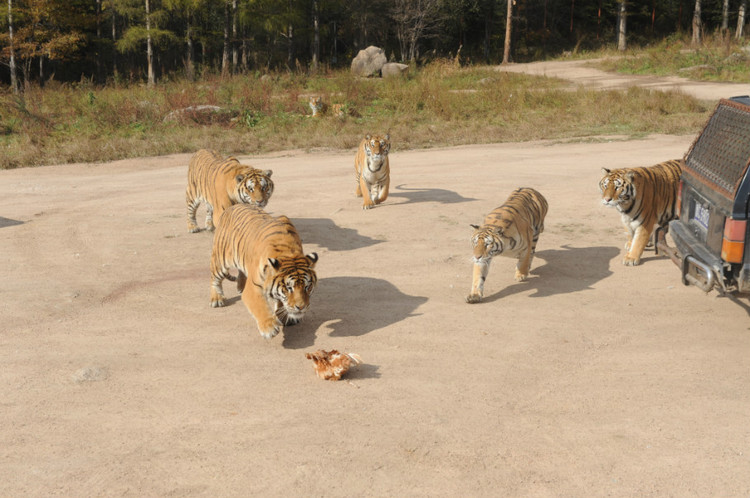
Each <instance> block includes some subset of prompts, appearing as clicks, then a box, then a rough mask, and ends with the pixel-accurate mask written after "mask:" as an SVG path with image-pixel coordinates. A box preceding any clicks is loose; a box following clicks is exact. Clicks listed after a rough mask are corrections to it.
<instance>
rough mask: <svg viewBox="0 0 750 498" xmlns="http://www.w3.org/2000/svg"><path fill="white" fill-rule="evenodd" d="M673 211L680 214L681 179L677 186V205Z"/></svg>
mask: <svg viewBox="0 0 750 498" xmlns="http://www.w3.org/2000/svg"><path fill="white" fill-rule="evenodd" d="M676 208H677V209H676V210H675V213H677V215H678V216H681V215H682V180H680V186H679V187H677V206H676Z"/></svg>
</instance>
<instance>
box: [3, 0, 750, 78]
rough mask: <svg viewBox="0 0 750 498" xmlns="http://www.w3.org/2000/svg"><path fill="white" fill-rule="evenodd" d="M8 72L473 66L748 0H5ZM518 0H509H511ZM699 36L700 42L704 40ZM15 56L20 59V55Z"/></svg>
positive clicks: (720, 26) (738, 21)
mask: <svg viewBox="0 0 750 498" xmlns="http://www.w3.org/2000/svg"><path fill="white" fill-rule="evenodd" d="M7 4H8V5H7V15H6V16H2V18H1V19H2V20H0V28H1V29H2V33H3V34H2V36H0V62H2V64H0V82H3V83H5V84H11V74H10V70H11V63H12V64H13V65H15V66H16V67H17V70H18V76H17V78H18V81H17V82H16V83H17V84H19V85H20V84H22V82H32V81H36V82H39V83H41V84H44V83H45V82H46V81H47V80H48V79H51V78H52V79H55V80H59V81H68V82H69V81H80V80H82V79H90V80H91V81H93V82H95V83H97V84H103V83H106V82H110V81H113V80H127V81H135V80H147V81H149V82H150V83H153V82H155V81H157V80H159V79H164V78H174V77H178V76H183V77H187V78H189V79H193V78H196V77H199V76H200V75H202V74H204V73H205V72H207V71H209V72H214V73H217V72H218V73H224V74H226V73H232V74H236V73H240V72H247V71H259V72H268V71H272V70H297V71H299V70H304V71H310V70H312V71H317V70H319V69H320V68H321V66H322V68H323V69H335V68H339V67H347V66H348V65H349V64H350V62H351V60H352V57H354V56H355V55H356V54H357V52H358V51H359V50H361V49H363V48H365V47H367V46H369V45H375V46H378V47H380V48H383V49H384V50H385V53H386V55H387V56H388V58H389V60H390V61H392V62H406V63H411V64H415V63H419V64H425V63H428V62H429V61H430V60H432V59H435V58H438V57H455V56H457V55H458V54H459V53H460V56H461V60H462V62H463V63H465V64H492V63H497V62H500V61H502V60H503V53H504V44H505V40H506V29H508V28H509V26H508V24H507V20H508V13H509V12H511V15H510V19H511V26H512V28H511V29H510V33H511V36H510V37H509V39H508V42H509V49H510V50H509V54H508V57H507V59H508V60H512V61H515V62H525V61H531V60H540V59H543V58H547V57H552V56H556V55H559V54H561V53H563V52H578V51H580V50H591V49H597V48H600V47H602V46H607V45H612V44H617V45H618V48H620V49H621V50H622V49H624V48H625V41H624V40H625V37H626V39H627V43H629V44H632V45H641V46H642V45H644V44H648V43H651V42H653V41H654V40H660V39H663V38H665V37H669V36H675V35H677V36H681V35H683V34H684V33H692V34H693V41H696V40H695V37H696V36H697V37H700V35H701V34H702V33H704V32H705V33H713V32H716V31H719V30H721V31H723V32H727V31H728V30H730V25H731V30H732V31H733V32H734V33H733V34H735V35H736V36H738V37H741V36H742V31H743V28H744V24H745V22H746V16H745V10H746V7H747V5H746V4H747V1H746V0H658V1H657V0H628V1H621V0H618V1H616V0H578V1H576V0H512V1H510V0H507V1H506V0H8V1H7ZM509 4H510V5H509ZM696 23H697V24H696ZM699 41H700V40H698V42H699ZM12 58H13V60H12Z"/></svg>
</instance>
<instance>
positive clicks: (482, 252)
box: [471, 225, 516, 263]
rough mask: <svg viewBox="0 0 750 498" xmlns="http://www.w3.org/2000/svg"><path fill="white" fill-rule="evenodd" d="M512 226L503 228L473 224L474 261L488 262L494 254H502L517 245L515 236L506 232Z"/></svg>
mask: <svg viewBox="0 0 750 498" xmlns="http://www.w3.org/2000/svg"><path fill="white" fill-rule="evenodd" d="M512 226H513V225H511V226H510V227H508V228H507V229H506V228H503V227H499V226H494V225H483V226H481V227H480V226H479V225H471V227H472V228H473V229H474V233H473V234H472V236H471V245H472V246H473V247H474V262H475V263H486V262H488V260H490V259H492V257H493V256H497V255H498V254H502V253H503V251H505V250H506V249H507V248H513V247H515V245H516V241H515V238H514V237H512V236H511V234H510V233H506V232H507V231H508V229H510V228H512Z"/></svg>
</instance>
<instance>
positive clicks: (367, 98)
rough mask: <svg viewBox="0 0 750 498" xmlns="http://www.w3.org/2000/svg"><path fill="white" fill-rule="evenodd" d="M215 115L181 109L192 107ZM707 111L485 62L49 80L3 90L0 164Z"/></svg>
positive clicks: (536, 128)
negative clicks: (321, 105)
mask: <svg viewBox="0 0 750 498" xmlns="http://www.w3.org/2000/svg"><path fill="white" fill-rule="evenodd" d="M312 94H318V95H322V96H323V99H324V101H325V102H327V103H328V104H334V103H340V104H344V105H345V106H346V108H347V110H348V111H349V114H347V115H346V116H345V117H343V118H340V117H336V116H332V115H329V116H324V117H322V118H310V117H308V116H309V114H310V111H309V108H308V105H307V97H308V96H309V95H312ZM197 105H214V106H218V107H220V108H221V109H222V112H220V113H217V114H214V115H209V116H201V115H190V114H182V115H181V117H179V118H178V119H173V120H168V119H165V118H166V117H167V116H169V115H170V113H172V112H173V111H179V110H182V109H185V108H188V107H190V106H197ZM708 112H709V109H707V108H706V107H705V105H704V104H702V103H701V102H700V101H698V100H696V99H693V98H690V97H686V96H685V95H682V94H678V93H671V92H653V91H648V90H640V89H635V88H634V89H631V90H628V91H625V92H622V91H611V92H601V91H593V90H591V91H589V90H584V89H578V90H575V91H570V90H569V89H567V88H566V84H565V82H561V81H557V80H554V79H550V78H539V77H533V76H526V75H519V74H513V73H506V72H498V71H494V70H493V69H492V68H490V67H467V68H460V67H457V66H455V65H454V64H453V63H452V61H443V62H437V63H433V64H431V65H429V66H426V67H423V68H420V69H419V70H416V71H412V72H410V73H409V75H408V77H406V78H405V79H390V80H389V79H386V80H382V79H358V78H354V77H352V76H351V74H350V73H349V72H348V71H340V72H332V73H327V74H324V75H321V76H316V77H313V76H308V75H304V74H294V73H280V74H271V75H268V76H265V77H260V75H257V74H256V75H253V74H250V75H239V76H234V77H231V78H226V79H221V78H219V77H215V76H208V77H205V78H204V79H202V80H200V81H197V82H188V81H179V80H178V81H166V82H162V83H160V84H158V85H157V86H156V87H155V88H154V89H148V88H146V87H145V86H142V85H129V86H123V85H118V84H114V85H111V86H107V87H96V86H93V85H90V84H86V83H85V82H84V83H82V84H77V85H62V84H56V83H53V82H51V83H49V84H48V85H47V86H46V87H45V88H43V89H41V88H38V87H31V88H28V89H27V90H26V91H25V92H24V93H23V95H22V96H13V95H11V94H9V93H5V94H0V147H2V150H3V154H0V168H14V167H25V166H35V165H44V164H60V163H68V162H103V161H111V160H115V159H123V158H132V157H141V156H148V155H162V154H171V153H186V152H187V153H191V152H194V151H195V150H197V149H199V148H212V149H216V150H218V151H219V152H221V153H222V154H253V153H262V152H269V151H274V150H284V149H304V150H309V149H313V148H316V149H317V148H331V149H352V148H354V147H355V146H356V145H357V144H358V143H359V141H360V140H361V137H362V136H364V135H365V134H367V133H390V135H391V139H392V142H393V148H394V150H405V149H410V148H423V147H433V146H450V145H460V144H472V143H498V142H509V141H529V140H538V139H585V137H589V136H596V135H612V134H616V135H625V136H630V137H639V136H643V135H646V134H649V133H671V134H693V133H695V132H696V131H697V130H698V129H699V128H700V126H702V124H703V123H704V122H705V119H706V118H707V116H708V114H707V113H708Z"/></svg>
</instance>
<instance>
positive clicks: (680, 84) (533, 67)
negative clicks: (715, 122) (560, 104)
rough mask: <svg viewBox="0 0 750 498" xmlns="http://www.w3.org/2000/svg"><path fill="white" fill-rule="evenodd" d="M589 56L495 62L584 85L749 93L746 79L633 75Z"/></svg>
mask: <svg viewBox="0 0 750 498" xmlns="http://www.w3.org/2000/svg"><path fill="white" fill-rule="evenodd" d="M591 63H592V61H591V60H572V61H543V62H532V63H528V64H509V65H507V66H497V70H498V71H508V72H516V73H527V74H535V75H539V76H549V77H551V78H561V79H564V80H568V81H570V82H571V84H573V85H584V86H588V87H594V88H600V89H603V90H619V89H624V88H628V87H631V86H639V87H642V88H650V89H652V90H678V91H681V92H683V93H686V94H688V95H692V96H694V97H696V98H699V99H702V100H712V101H717V100H719V99H721V98H729V97H735V96H737V95H750V84H747V83H714V82H707V81H691V80H689V79H687V78H680V77H677V76H666V77H656V76H633V75H626V74H616V73H610V72H606V71H601V70H599V69H596V68H594V67H592V66H591Z"/></svg>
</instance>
